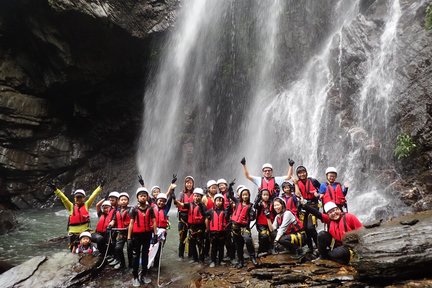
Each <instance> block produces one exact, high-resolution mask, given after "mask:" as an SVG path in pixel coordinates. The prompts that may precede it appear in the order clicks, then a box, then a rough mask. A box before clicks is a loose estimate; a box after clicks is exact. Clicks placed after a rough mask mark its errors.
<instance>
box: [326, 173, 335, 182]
mask: <svg viewBox="0 0 432 288" xmlns="http://www.w3.org/2000/svg"><path fill="white" fill-rule="evenodd" d="M336 177H337V174H336V173H333V172H330V173H327V180H328V182H330V183H333V182H335V181H336Z"/></svg>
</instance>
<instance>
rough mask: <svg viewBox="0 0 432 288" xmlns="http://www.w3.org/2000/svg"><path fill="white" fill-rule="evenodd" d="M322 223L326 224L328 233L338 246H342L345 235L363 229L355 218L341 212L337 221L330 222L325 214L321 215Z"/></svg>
mask: <svg viewBox="0 0 432 288" xmlns="http://www.w3.org/2000/svg"><path fill="white" fill-rule="evenodd" d="M323 222H324V223H327V224H328V226H329V228H328V232H329V233H330V235H331V236H332V237H333V238H334V239H335V240H336V244H337V245H338V246H339V245H341V244H342V239H343V236H344V235H345V233H347V232H349V231H352V230H357V229H360V228H361V227H363V225H362V223H361V222H360V221H359V220H358V219H357V217H355V216H354V215H353V214H350V213H343V212H342V215H341V217H340V218H339V221H332V220H330V218H329V216H328V215H327V214H323Z"/></svg>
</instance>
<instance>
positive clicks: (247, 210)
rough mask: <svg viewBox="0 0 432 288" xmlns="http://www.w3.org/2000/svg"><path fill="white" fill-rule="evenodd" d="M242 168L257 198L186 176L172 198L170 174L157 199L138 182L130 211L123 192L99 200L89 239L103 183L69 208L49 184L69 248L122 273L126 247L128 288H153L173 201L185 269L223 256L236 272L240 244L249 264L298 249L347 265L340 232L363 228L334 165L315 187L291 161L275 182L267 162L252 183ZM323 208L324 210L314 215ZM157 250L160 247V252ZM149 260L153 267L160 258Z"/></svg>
mask: <svg viewBox="0 0 432 288" xmlns="http://www.w3.org/2000/svg"><path fill="white" fill-rule="evenodd" d="M240 162H241V164H242V167H243V172H244V175H245V177H246V178H247V179H248V180H250V181H251V182H253V183H254V184H255V185H256V186H257V187H258V193H257V196H256V197H255V199H252V197H251V189H250V188H248V187H246V186H245V185H239V186H238V187H237V188H236V189H235V192H234V185H235V183H234V181H232V182H231V183H228V182H227V181H226V180H225V179H222V178H221V179H219V180H217V181H216V180H209V181H208V182H207V185H206V187H204V189H203V188H199V187H195V179H194V177H192V176H186V177H185V179H184V185H183V187H182V191H181V192H180V194H179V195H178V197H176V195H175V193H174V189H175V188H176V184H175V183H176V180H177V177H176V175H173V179H172V181H171V183H170V185H169V188H168V190H167V192H166V193H161V192H160V191H161V189H160V187H158V186H154V187H152V189H151V190H150V192H149V191H148V190H147V188H146V187H145V185H144V181H143V180H142V178H141V177H140V178H139V182H140V184H141V187H139V188H138V189H137V190H136V198H137V202H138V204H137V205H136V206H134V207H130V206H129V205H128V204H129V195H128V193H126V192H122V193H118V192H111V193H109V195H108V200H105V199H102V200H101V201H99V202H98V203H97V204H96V210H97V212H98V216H99V222H98V224H97V226H96V231H95V233H90V232H89V230H90V227H89V221H90V217H89V213H88V209H89V207H90V206H91V204H92V203H93V202H94V200H95V198H96V197H97V195H98V194H99V193H100V192H101V191H102V186H103V183H101V185H99V186H98V187H97V188H96V190H95V191H94V192H93V193H92V194H91V196H90V197H89V198H88V200H86V194H85V192H84V191H83V190H81V189H79V190H76V191H75V192H74V199H75V203H74V204H73V203H72V202H70V201H69V200H68V198H67V197H66V196H65V195H64V194H63V192H61V191H60V190H59V189H58V188H57V187H55V185H53V184H50V186H51V187H52V188H53V189H54V193H55V194H56V195H57V196H59V197H60V199H61V201H62V202H63V204H64V205H65V207H66V208H67V209H68V211H69V215H70V216H69V223H68V227H69V228H68V229H69V236H70V241H69V245H70V247H71V250H72V251H74V252H76V253H89V252H88V251H90V253H94V252H97V251H99V252H100V254H102V255H104V257H105V258H106V259H107V262H108V264H109V265H111V266H113V268H114V269H121V268H123V267H126V262H125V257H124V252H123V250H124V246H125V244H126V243H127V251H128V266H129V267H131V268H132V274H133V283H132V284H133V286H139V285H140V283H146V284H147V283H150V282H151V279H150V278H149V277H147V272H148V267H147V264H148V254H149V248H150V245H151V244H155V243H162V244H163V243H164V241H165V239H166V236H167V232H166V229H167V227H168V225H169V221H168V211H169V210H170V208H171V204H172V203H174V204H175V205H176V206H177V209H178V220H179V221H178V232H179V246H178V256H179V259H180V260H182V259H184V258H185V254H186V251H187V254H188V255H187V256H188V257H190V262H191V263H204V262H205V260H206V257H209V258H210V261H209V263H210V264H209V266H210V267H215V266H216V265H220V264H221V262H222V261H223V259H224V258H225V257H226V260H228V259H229V261H230V262H231V263H232V264H233V265H235V267H237V268H242V267H244V266H245V257H244V251H243V250H244V246H245V245H246V248H247V251H248V254H249V259H250V261H251V262H252V263H253V264H254V265H257V257H259V256H262V255H267V254H270V253H279V252H281V251H282V250H288V251H289V252H291V253H294V254H297V255H302V254H303V253H304V252H305V251H304V249H307V250H308V253H310V254H311V255H314V256H315V257H318V256H319V257H321V258H323V259H330V260H334V261H337V262H339V263H342V264H348V263H349V261H350V258H351V257H352V251H351V250H350V249H349V248H347V247H346V246H344V245H343V244H342V239H343V236H344V235H345V233H347V232H349V231H351V230H356V229H359V228H361V227H362V224H361V222H360V221H359V220H358V219H357V217H356V216H354V215H353V214H351V213H348V211H347V202H346V198H345V196H346V194H347V192H348V188H349V183H344V184H341V183H339V182H337V181H336V179H337V170H336V169H335V168H334V167H328V168H327V169H326V172H325V175H326V181H325V182H323V183H320V182H319V181H318V180H316V179H314V178H311V177H308V173H307V169H306V167H304V166H298V167H297V168H296V170H295V174H296V175H295V176H293V170H294V168H293V166H294V164H295V163H294V161H293V160H291V159H288V162H289V166H288V172H287V174H286V175H284V176H277V177H274V176H273V167H272V165H271V164H269V163H266V164H264V165H263V166H262V173H263V175H262V176H260V177H258V176H253V175H250V173H249V171H248V169H247V166H246V159H245V158H243V159H242V160H241V161H240ZM321 207H323V212H320V208H321ZM317 219H319V220H321V221H322V222H323V223H324V224H325V225H324V227H325V229H324V231H321V232H320V233H317V230H316V227H317ZM254 226H255V227H256V230H257V233H258V251H256V249H255V245H254V243H253V239H252V229H253V227H254ZM92 240H93V241H94V242H96V243H97V246H96V245H94V244H93V243H92ZM162 246H163V245H159V250H158V254H159V253H160V252H161V250H160V249H162ZM305 246H307V248H306V247H305ZM187 248H188V249H187ZM105 258H104V259H105ZM155 259H156V261H158V260H159V257H158V256H156V257H155ZM140 264H141V266H142V268H141V276H140V277H139V273H138V272H139V271H138V270H139V266H140ZM156 265H157V262H156Z"/></svg>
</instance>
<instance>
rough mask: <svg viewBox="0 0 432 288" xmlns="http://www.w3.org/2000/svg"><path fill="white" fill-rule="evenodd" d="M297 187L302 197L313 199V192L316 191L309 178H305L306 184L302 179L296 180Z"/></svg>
mask: <svg viewBox="0 0 432 288" xmlns="http://www.w3.org/2000/svg"><path fill="white" fill-rule="evenodd" d="M298 187H299V189H300V192H301V194H302V196H303V198H304V199H307V200H312V199H315V198H316V197H315V194H314V193H315V192H316V191H317V190H316V188H315V186H314V185H313V183H312V180H311V179H310V178H307V179H306V184H305V183H303V181H301V180H299V181H298Z"/></svg>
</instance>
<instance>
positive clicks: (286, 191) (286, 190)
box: [283, 186, 291, 194]
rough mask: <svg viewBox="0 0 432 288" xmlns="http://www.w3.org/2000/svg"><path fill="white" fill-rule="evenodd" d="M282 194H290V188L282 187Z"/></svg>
mask: <svg viewBox="0 0 432 288" xmlns="http://www.w3.org/2000/svg"><path fill="white" fill-rule="evenodd" d="M283 192H284V193H285V194H290V193H291V188H290V187H289V186H284V187H283Z"/></svg>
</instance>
